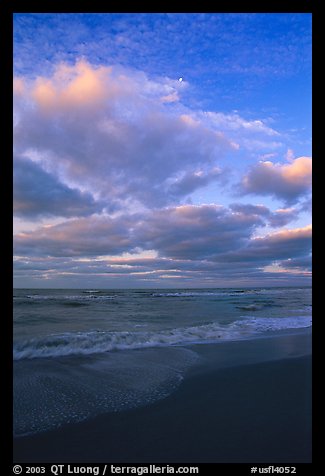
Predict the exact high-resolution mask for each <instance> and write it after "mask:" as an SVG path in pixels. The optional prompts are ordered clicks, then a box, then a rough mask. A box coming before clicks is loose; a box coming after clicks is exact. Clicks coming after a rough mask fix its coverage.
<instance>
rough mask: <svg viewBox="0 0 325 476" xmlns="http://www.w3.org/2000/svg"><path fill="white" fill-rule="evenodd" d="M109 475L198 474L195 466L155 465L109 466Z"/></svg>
mask: <svg viewBox="0 0 325 476" xmlns="http://www.w3.org/2000/svg"><path fill="white" fill-rule="evenodd" d="M110 466H111V467H110V470H111V474H137V475H138V476H142V475H143V474H199V468H198V467H197V466H179V467H178V468H176V467H175V466H171V465H169V464H167V465H166V466H157V465H156V464H149V465H148V466H114V465H113V464H111V465H110Z"/></svg>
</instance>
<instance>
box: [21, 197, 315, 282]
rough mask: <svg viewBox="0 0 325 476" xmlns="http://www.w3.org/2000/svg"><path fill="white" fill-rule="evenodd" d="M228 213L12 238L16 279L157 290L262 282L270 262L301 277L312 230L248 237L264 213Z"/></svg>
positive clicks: (101, 223) (184, 212) (191, 213)
mask: <svg viewBox="0 0 325 476" xmlns="http://www.w3.org/2000/svg"><path fill="white" fill-rule="evenodd" d="M232 208H233V209H237V212H236V213H234V212H231V211H230V209H226V208H224V207H217V206H212V205H210V206H209V205H202V206H193V205H186V206H181V207H173V208H169V209H164V210H157V211H155V212H151V213H149V212H146V213H142V214H140V213H138V214H133V215H123V216H119V217H116V218H115V219H112V218H110V217H108V216H105V217H95V216H92V217H88V218H82V219H79V220H71V221H68V222H66V223H64V224H59V225H55V226H51V227H42V228H40V229H38V230H36V231H33V232H29V233H21V234H18V235H17V236H16V237H15V249H16V254H17V255H18V256H19V258H18V259H17V261H16V269H17V276H25V274H26V273H27V272H29V271H28V270H31V271H33V273H34V274H35V275H36V276H37V275H41V276H44V275H46V276H47V277H48V276H50V277H51V276H53V277H55V276H58V275H61V274H62V275H73V276H79V277H82V276H84V277H85V276H94V277H96V276H97V277H98V276H106V278H107V279H108V277H111V278H112V279H113V278H116V279H122V278H123V276H124V277H125V279H127V280H128V282H134V283H135V282H136V279H140V281H141V280H145V281H146V282H148V280H151V282H152V284H154V280H155V279H157V280H158V281H159V280H162V281H161V282H165V281H164V280H165V279H169V280H170V279H177V277H178V278H179V277H180V276H181V277H182V279H183V280H188V282H192V283H198V282H199V281H200V280H201V282H202V283H204V282H206V280H209V279H210V280H212V279H219V280H220V279H222V277H223V278H224V279H227V280H231V279H232V278H234V279H235V278H236V279H243V280H244V279H246V278H247V279H248V278H251V279H258V277H260V279H263V278H264V277H265V276H270V273H271V274H272V273H273V268H272V266H273V264H274V263H277V266H278V267H279V266H280V267H281V270H282V271H281V272H282V273H285V272H287V273H290V272H291V273H295V274H297V276H298V277H299V276H300V273H304V272H305V271H306V269H307V268H306V267H307V265H308V260H310V251H311V227H305V228H297V229H292V230H285V231H278V232H276V233H271V234H269V235H266V236H264V237H261V238H253V232H254V230H255V229H256V227H259V226H260V225H261V224H262V223H263V221H262V219H261V216H264V215H266V216H268V215H269V213H268V211H267V209H265V208H264V207H258V206H257V207H255V206H253V207H250V206H249V205H248V206H243V207H239V206H235V205H233V206H232ZM238 210H241V211H240V212H239V211H238ZM244 210H246V212H248V211H249V213H246V214H245V213H244ZM254 211H255V212H256V213H255V214H254V213H252V212H254ZM139 253H140V255H141V254H142V255H146V254H147V255H152V257H145V256H140V255H139ZM123 254H124V255H123ZM118 255H119V256H120V257H114V256H118ZM24 256H28V258H24ZM49 256H50V257H51V258H49ZM137 256H139V257H137ZM270 266H271V268H270V269H268V267H270ZM285 270H289V271H285ZM274 274H276V270H275V271H274ZM283 276H284V275H283ZM129 280H131V281H129Z"/></svg>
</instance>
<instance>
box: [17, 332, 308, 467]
mask: <svg viewBox="0 0 325 476" xmlns="http://www.w3.org/2000/svg"><path fill="white" fill-rule="evenodd" d="M190 349H191V351H193V352H195V353H197V354H198V356H199V358H198V362H197V363H196V364H195V365H193V366H192V367H191V368H190V369H189V370H188V371H187V372H186V374H185V375H184V378H183V380H182V382H181V383H180V384H179V385H178V387H177V388H175V389H174V391H173V392H171V393H170V394H169V395H168V396H166V397H165V398H162V399H160V400H157V401H155V402H153V403H152V404H148V405H144V406H139V407H137V408H132V409H128V410H125V411H117V412H111V413H103V414H101V415H98V416H96V417H94V418H90V419H88V420H85V421H83V422H80V423H73V424H66V425H63V426H61V427H60V428H59V429H57V430H53V431H45V432H41V433H37V434H34V435H30V436H22V437H19V438H15V439H14V462H17V463H18V462H26V463H27V462H34V463H35V462H38V463H45V462H51V463H64V462H74V463H100V462H102V463H110V462H112V463H113V462H116V463H121V462H123V463H308V462H311V396H312V392H311V330H310V329H308V330H305V329H299V330H296V331H295V332H291V333H290V332H286V333H285V332H282V333H281V332H279V333H278V335H272V336H270V337H264V338H259V339H247V340H242V341H237V342H231V341H230V342H222V343H211V344H205V345H192V346H190ZM134 352H136V351H134Z"/></svg>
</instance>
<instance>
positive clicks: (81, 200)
mask: <svg viewBox="0 0 325 476" xmlns="http://www.w3.org/2000/svg"><path fill="white" fill-rule="evenodd" d="M13 185H14V196H13V198H14V204H13V208H14V214H15V215H16V216H18V217H23V218H29V219H35V218H39V217H41V216H61V217H75V216H87V215H91V214H92V213H95V212H100V211H101V210H102V209H103V206H104V205H103V203H100V202H96V201H95V200H94V198H93V196H92V195H91V194H90V193H86V192H81V191H80V190H78V189H73V188H70V187H68V186H67V185H65V184H63V183H62V182H60V181H59V179H57V178H56V177H55V176H54V175H52V174H50V173H48V172H46V171H45V170H43V169H42V168H41V167H40V166H39V165H38V164H37V163H34V162H32V161H31V160H28V159H24V158H21V157H20V158H16V159H15V165H14V181H13Z"/></svg>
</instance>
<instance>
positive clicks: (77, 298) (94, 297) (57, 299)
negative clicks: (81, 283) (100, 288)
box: [15, 291, 116, 303]
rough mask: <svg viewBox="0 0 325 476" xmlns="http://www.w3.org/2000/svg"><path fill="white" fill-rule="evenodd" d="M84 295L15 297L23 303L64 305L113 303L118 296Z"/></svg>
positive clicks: (92, 293)
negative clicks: (96, 302)
mask: <svg viewBox="0 0 325 476" xmlns="http://www.w3.org/2000/svg"><path fill="white" fill-rule="evenodd" d="M83 293H84V294H81V295H80V294H77V295H53V294H52V295H45V294H27V295H26V296H19V297H15V301H21V302H22V303H26V302H27V303H28V302H37V301H55V302H56V303H57V302H60V301H62V302H63V303H65V302H71V301H94V300H98V301H111V300H113V299H115V298H116V295H112V294H110V295H108V294H99V293H97V291H92V292H89V293H88V292H87V293H86V292H85V291H83Z"/></svg>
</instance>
